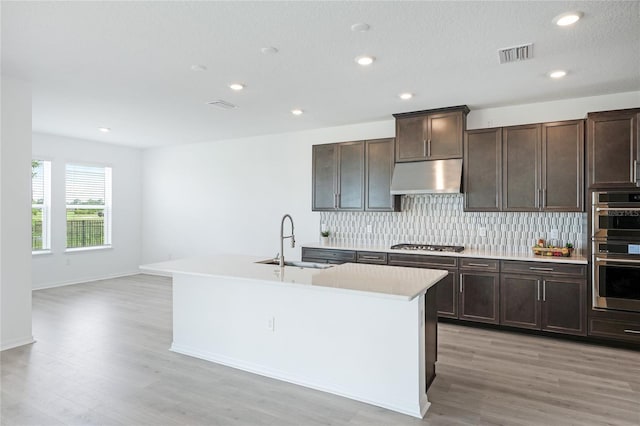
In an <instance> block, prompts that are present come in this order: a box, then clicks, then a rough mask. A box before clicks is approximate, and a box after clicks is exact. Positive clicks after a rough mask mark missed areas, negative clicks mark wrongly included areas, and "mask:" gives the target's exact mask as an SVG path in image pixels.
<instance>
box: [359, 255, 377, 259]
mask: <svg viewBox="0 0 640 426" xmlns="http://www.w3.org/2000/svg"><path fill="white" fill-rule="evenodd" d="M360 259H369V260H382V258H380V257H378V256H366V255H365V256H360Z"/></svg>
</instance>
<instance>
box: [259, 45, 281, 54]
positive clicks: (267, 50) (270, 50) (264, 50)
mask: <svg viewBox="0 0 640 426" xmlns="http://www.w3.org/2000/svg"><path fill="white" fill-rule="evenodd" d="M260 51H261V52H262V53H263V54H265V55H271V54H274V53H278V49H276V48H275V47H273V46H269V47H263V48H262V49H260Z"/></svg>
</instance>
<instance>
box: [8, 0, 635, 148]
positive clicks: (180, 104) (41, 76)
mask: <svg viewBox="0 0 640 426" xmlns="http://www.w3.org/2000/svg"><path fill="white" fill-rule="evenodd" d="M571 10H580V11H582V12H584V18H583V19H582V20H581V21H579V22H578V23H577V24H576V25H575V26H573V27H569V28H561V27H557V26H555V25H554V24H553V23H552V19H553V18H554V17H555V16H556V15H558V14H560V13H563V12H566V11H571ZM358 22H366V23H368V24H369V25H370V26H371V30H370V31H368V32H361V33H358V32H352V31H351V29H350V27H351V25H352V24H354V23H358ZM530 42H532V43H534V58H533V59H531V60H528V61H522V62H518V63H510V64H504V65H499V63H498V55H497V49H498V48H503V47H510V46H514V45H518V44H522V43H530ZM265 46H275V47H277V48H278V49H279V52H278V53H277V54H273V55H264V54H262V53H261V52H260V48H262V47H265ZM363 53H368V54H372V55H374V56H375V57H376V58H377V60H376V62H375V63H374V64H373V65H372V66H371V67H368V68H363V67H359V66H358V65H356V64H355V62H354V57H356V56H358V55H360V54H363ZM193 64H202V65H205V66H206V67H207V71H204V72H194V71H191V69H190V67H191V65H193ZM558 68H561V69H566V70H568V72H569V74H568V75H567V77H565V78H564V79H563V80H560V81H553V80H551V79H549V78H548V77H547V75H546V74H547V73H548V72H549V71H551V70H554V69H558ZM2 73H3V75H8V76H11V77H14V78H19V79H23V80H27V81H30V82H31V84H32V87H33V128H34V130H35V131H41V132H47V133H54V134H60V135H67V136H72V137H78V138H83V139H92V140H100V141H104V142H111V143H118V144H125V145H131V146H138V147H150V146H158V145H169V144H180V143H191V142H202V141H212V140H219V139H226V138H236V137H244V136H253V135H261V134H269V133H279V132H287V131H296V130H303V129H312V128H318V127H327V126H337V125H344V124H351V123H359V122H367V121H377V120H383V119H390V118H391V114H392V113H396V112H404V111H414V110H421V109H428V108H437V107H443V106H450V105H459V104H467V105H469V107H470V108H471V109H474V108H475V109H477V108H482V107H491V106H503V105H513V104H521V103H528V102H538V101H548V100H556V99H564V98H572V97H582V96H592V95H600V94H607V93H618V92H626V91H634V90H639V89H640V2H638V1H596V2H585V1H574V2H565V1H542V2H533V1H511V2H503V1H501V2H488V1H475V2H461V1H449V2H399V1H392V2H367V1H358V2H345V1H340V2H312V1H299V2H239V1H235V2H202V1H201V2H185V1H182V2H107V1H103V2H7V1H3V2H2ZM236 81H238V82H242V83H245V84H246V89H245V90H243V91H241V92H233V91H231V90H230V89H229V88H228V84H229V83H231V82H236ZM403 91H410V92H413V93H415V97H414V98H413V99H412V100H410V101H401V100H400V99H399V98H398V97H397V94H398V93H400V92H403ZM215 99H224V100H226V101H229V102H231V103H234V104H237V105H238V106H239V108H237V109H234V110H229V111H225V110H220V109H216V108H214V107H211V106H209V105H207V104H206V102H208V101H211V100H215ZM294 107H298V108H302V109H303V110H305V114H304V115H302V116H299V117H294V116H292V115H291V113H290V112H289V111H290V110H291V109H292V108H294ZM101 126H106V127H110V128H112V129H113V131H112V132H111V133H109V134H101V133H99V132H98V131H97V128H98V127H101Z"/></svg>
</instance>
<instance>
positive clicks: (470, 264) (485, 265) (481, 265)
mask: <svg viewBox="0 0 640 426" xmlns="http://www.w3.org/2000/svg"><path fill="white" fill-rule="evenodd" d="M468 265H469V266H480V267H482V268H488V267H489V265H487V264H486V263H469V264H468Z"/></svg>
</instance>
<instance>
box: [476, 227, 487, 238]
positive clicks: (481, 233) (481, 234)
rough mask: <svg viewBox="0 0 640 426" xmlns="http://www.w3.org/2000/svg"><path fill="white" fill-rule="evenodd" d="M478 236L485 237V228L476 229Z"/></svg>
mask: <svg viewBox="0 0 640 426" xmlns="http://www.w3.org/2000/svg"><path fill="white" fill-rule="evenodd" d="M478 235H479V236H481V237H486V236H487V228H478Z"/></svg>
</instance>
